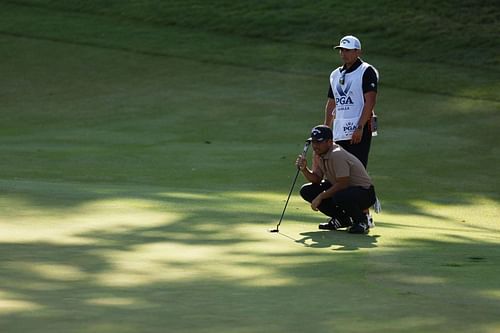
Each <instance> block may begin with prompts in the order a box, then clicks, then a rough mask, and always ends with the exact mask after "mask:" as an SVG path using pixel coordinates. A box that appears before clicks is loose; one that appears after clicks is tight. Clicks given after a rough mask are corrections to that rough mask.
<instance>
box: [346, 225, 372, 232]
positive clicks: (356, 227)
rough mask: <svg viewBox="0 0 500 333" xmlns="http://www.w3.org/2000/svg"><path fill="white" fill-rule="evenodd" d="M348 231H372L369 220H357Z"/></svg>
mask: <svg viewBox="0 0 500 333" xmlns="http://www.w3.org/2000/svg"><path fill="white" fill-rule="evenodd" d="M348 231H349V233H351V234H367V233H368V232H370V227H368V223H367V222H357V223H356V222H355V223H353V225H352V227H350V228H349V230H348Z"/></svg>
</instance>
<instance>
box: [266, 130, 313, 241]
mask: <svg viewBox="0 0 500 333" xmlns="http://www.w3.org/2000/svg"><path fill="white" fill-rule="evenodd" d="M310 144H311V140H307V141H306V144H305V145H304V149H303V150H302V157H305V156H306V154H307V150H308V149H309V145H310ZM299 172H300V169H299V167H297V172H296V173H295V178H294V179H293V183H292V187H291V188H290V192H289V193H288V198H286V202H285V207H283V212H282V213H281V217H280V220H279V222H278V224H277V225H276V228H275V229H271V230H269V232H280V225H281V221H283V216H284V215H285V210H286V207H287V206H288V201H289V200H290V196H291V195H292V192H293V188H294V187H295V182H296V181H297V177H298V176H299Z"/></svg>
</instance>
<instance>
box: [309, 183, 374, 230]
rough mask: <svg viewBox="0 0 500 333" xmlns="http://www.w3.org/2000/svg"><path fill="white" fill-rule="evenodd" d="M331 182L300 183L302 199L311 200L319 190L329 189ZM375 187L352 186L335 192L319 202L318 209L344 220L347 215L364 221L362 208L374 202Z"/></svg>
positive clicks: (356, 220)
mask: <svg viewBox="0 0 500 333" xmlns="http://www.w3.org/2000/svg"><path fill="white" fill-rule="evenodd" d="M331 186H332V184H331V183H330V182H328V181H322V182H321V183H319V184H313V183H308V184H304V185H302V188H301V189H300V195H301V196H302V198H304V200H306V201H308V202H312V201H313V200H314V199H315V198H316V197H317V196H318V195H319V194H320V193H321V192H323V191H325V190H327V189H329V188H330V187H331ZM375 200H376V199H375V189H374V188H373V186H371V187H370V188H368V189H365V188H362V187H358V186H353V187H348V188H346V189H344V190H342V191H339V192H337V193H335V194H334V195H333V196H332V197H331V198H328V199H325V200H323V201H322V202H321V204H320V205H319V207H318V209H319V211H320V212H322V213H323V214H325V215H327V216H330V217H335V218H337V219H339V220H340V221H345V220H346V219H348V218H349V217H351V218H352V220H353V222H363V221H366V216H365V213H364V212H363V210H365V209H367V208H369V207H370V206H372V205H373V204H374V203H375Z"/></svg>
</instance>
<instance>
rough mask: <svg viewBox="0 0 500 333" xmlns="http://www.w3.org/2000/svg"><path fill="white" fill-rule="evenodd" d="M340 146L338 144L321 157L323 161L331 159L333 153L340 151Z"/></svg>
mask: <svg viewBox="0 0 500 333" xmlns="http://www.w3.org/2000/svg"><path fill="white" fill-rule="evenodd" d="M339 148H340V146H339V145H338V144H336V143H334V144H333V146H332V148H331V149H330V150H329V151H328V152H327V153H326V154H324V155H322V156H321V159H322V160H328V159H329V158H330V156H331V155H332V154H333V151H335V150H337V149H339Z"/></svg>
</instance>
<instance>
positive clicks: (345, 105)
mask: <svg viewBox="0 0 500 333" xmlns="http://www.w3.org/2000/svg"><path fill="white" fill-rule="evenodd" d="M368 67H372V68H373V66H371V65H370V64H368V63H366V62H362V63H361V65H360V66H359V67H358V68H356V70H354V71H353V72H350V73H347V74H345V75H343V74H342V73H341V72H340V68H337V69H336V70H334V71H333V72H332V74H331V75H330V85H331V87H332V91H333V95H334V96H335V120H334V121H333V140H334V141H342V140H350V139H351V138H352V134H353V133H354V131H355V130H356V127H357V126H358V122H359V118H360V117H361V114H362V113H363V107H364V105H365V98H364V94H363V74H364V73H365V70H366V69H367V68H368ZM341 78H342V79H341Z"/></svg>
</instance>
